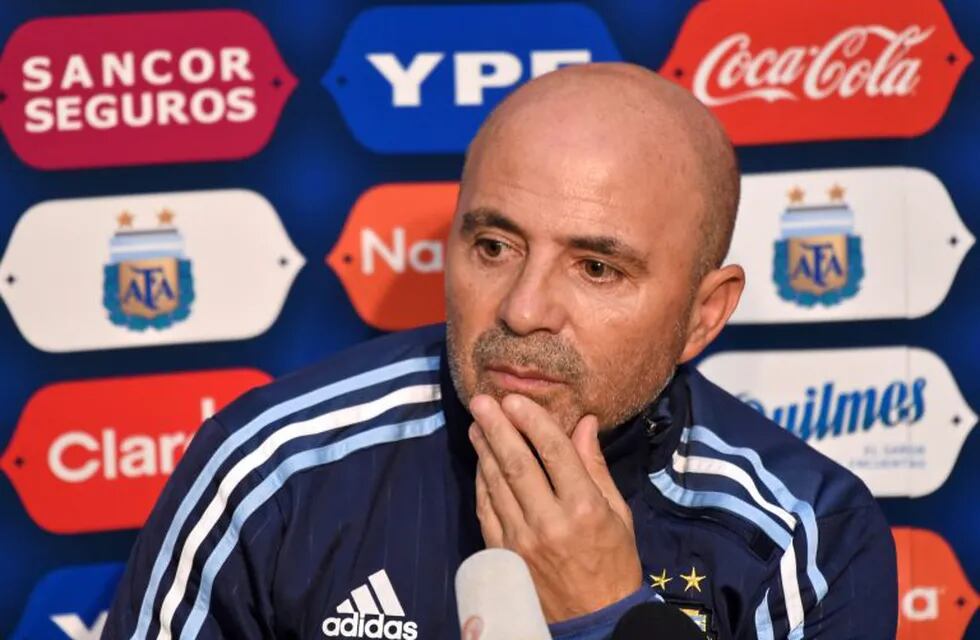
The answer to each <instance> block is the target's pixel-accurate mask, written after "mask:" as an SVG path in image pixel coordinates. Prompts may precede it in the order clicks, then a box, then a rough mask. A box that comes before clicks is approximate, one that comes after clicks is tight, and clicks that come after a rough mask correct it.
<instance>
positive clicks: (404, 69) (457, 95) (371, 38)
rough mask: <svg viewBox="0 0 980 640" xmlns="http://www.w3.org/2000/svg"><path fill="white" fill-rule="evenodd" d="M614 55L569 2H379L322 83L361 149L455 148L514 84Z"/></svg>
mask: <svg viewBox="0 0 980 640" xmlns="http://www.w3.org/2000/svg"><path fill="white" fill-rule="evenodd" d="M529 25H535V26H534V28H533V29H532V28H528V26H529ZM620 59H621V58H620V55H619V51H618V50H617V49H616V45H615V44H614V43H613V41H612V38H611V37H610V36H609V32H608V31H607V30H606V26H605V24H604V23H603V22H602V19H601V18H600V17H599V16H598V15H596V13H595V12H593V11H592V10H591V9H589V8H588V7H585V6H582V5H579V4H514V5H482V6H479V5H477V6H462V5H449V6H441V7H440V6H407V7H379V8H376V9H369V10H367V11H364V12H363V13H361V14H360V15H358V16H357V18H356V19H355V20H354V21H353V23H352V24H351V26H350V28H349V29H348V30H347V33H346V35H345V37H344V40H343V43H342V44H341V46H340V50H339V52H338V54H337V57H336V59H335V60H334V63H333V66H332V67H331V68H330V70H329V71H327V73H326V74H325V75H324V76H323V78H322V82H323V85H324V86H325V87H326V88H327V90H328V91H329V92H330V93H331V94H333V96H334V98H335V99H336V100H337V103H338V105H339V106H340V110H341V112H342V114H343V116H344V119H345V120H346V121H347V124H348V125H349V126H350V129H351V131H352V132H353V134H354V136H355V137H356V138H357V139H358V141H359V142H360V143H361V144H363V145H364V146H366V147H368V148H369V149H371V150H373V151H377V152H380V153H459V152H462V151H463V150H465V148H466V145H467V144H468V143H469V141H470V139H471V138H472V137H473V135H474V134H475V133H476V131H477V129H478V128H479V126H480V123H481V122H483V119H484V118H485V117H486V116H487V114H488V113H489V112H490V111H491V110H492V109H493V107H494V106H495V105H496V104H497V103H498V102H500V100H501V99H502V98H503V97H504V96H506V95H507V94H508V93H509V92H510V91H511V90H512V89H514V88H515V87H516V86H518V85H519V84H521V83H523V82H526V81H527V80H530V79H531V78H533V77H536V76H538V75H542V74H543V73H546V72H548V71H551V70H554V69H555V68H558V67H560V66H566V65H568V64H576V63H582V62H589V61H592V62H602V61H615V60H620Z"/></svg>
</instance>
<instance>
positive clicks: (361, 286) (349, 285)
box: [327, 182, 459, 331]
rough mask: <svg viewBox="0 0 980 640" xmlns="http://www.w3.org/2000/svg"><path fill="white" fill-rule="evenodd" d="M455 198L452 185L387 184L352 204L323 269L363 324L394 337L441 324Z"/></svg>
mask: <svg viewBox="0 0 980 640" xmlns="http://www.w3.org/2000/svg"><path fill="white" fill-rule="evenodd" d="M458 193H459V186H458V184H457V183H455V182H428V183H424V182H423V183H402V184H384V185H379V186H377V187H374V188H372V189H370V190H368V191H366V192H364V193H363V194H362V195H361V197H360V198H358V199H357V202H356V203H355V204H354V207H353V209H351V212H350V215H349V216H348V218H347V223H346V224H345V225H344V230H343V232H341V234H340V239H339V240H338V241H337V244H336V246H334V248H333V250H332V251H331V252H330V254H329V255H328V256H327V264H329V265H330V267H331V268H332V269H333V270H334V271H335V272H336V273H337V276H338V277H339V278H340V280H341V282H343V283H344V288H345V289H346V290H347V295H348V296H349V297H350V300H351V303H352V304H353V305H354V309H355V310H356V311H357V313H358V315H359V316H360V317H361V318H362V319H363V320H364V321H365V322H366V323H368V324H370V325H371V326H373V327H377V328H378V329H383V330H386V331H396V330H399V329H407V328H410V327H417V326H421V325H424V324H431V323H434V322H440V321H442V320H443V318H445V314H446V307H445V302H444V300H443V287H442V283H443V269H444V266H445V251H446V238H447V236H448V235H449V226H450V224H451V223H452V216H453V209H454V207H455V205H456V196H457V194H458Z"/></svg>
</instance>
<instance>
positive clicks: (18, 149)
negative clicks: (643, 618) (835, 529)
mask: <svg viewBox="0 0 980 640" xmlns="http://www.w3.org/2000/svg"><path fill="white" fill-rule="evenodd" d="M0 38H3V40H4V42H5V45H4V49H3V53H2V55H0V125H2V129H3V137H4V139H5V142H4V143H0V189H2V194H3V200H2V213H0V247H4V251H3V255H2V260H0V297H2V299H3V302H4V305H3V307H4V311H2V312H0V345H2V358H0V380H2V385H0V394H2V396H0V397H2V402H0V445H2V447H3V454H2V457H0V467H2V470H3V475H4V479H3V480H0V565H2V567H3V571H2V577H3V579H2V582H0V592H2V597H0V635H2V636H3V637H18V638H64V637H71V638H96V637H98V635H99V633H100V630H101V626H102V624H103V623H104V618H105V610H106V607H107V605H108V602H109V599H110V597H111V594H112V591H113V589H114V586H115V583H116V581H117V580H118V578H119V575H120V572H121V570H122V564H121V563H123V562H124V561H125V559H126V557H127V554H128V552H129V549H130V547H131V545H132V543H133V540H134V537H135V535H136V531H137V529H138V528H139V526H140V525H141V523H142V522H143V521H144V519H145V517H146V515H147V513H148V511H149V509H150V508H151V506H152V504H153V501H154V498H155V496H156V495H157V494H158V492H159V491H160V489H161V487H162V485H163V483H164V482H165V481H166V478H167V477H168V476H169V474H170V473H171V471H172V470H173V468H174V465H175V464H176V463H177V461H178V460H179V458H180V455H181V453H182V452H183V450H184V447H185V446H186V444H187V442H188V440H189V439H190V438H191V437H192V435H193V433H194V431H195V429H196V428H197V426H198V425H199V423H200V422H201V420H202V419H203V418H205V417H207V416H208V415H210V414H212V413H213V412H215V411H216V410H219V409H220V408H221V407H222V406H224V405H225V404H227V403H228V402H230V401H231V400H232V399H234V398H235V397H236V396H237V395H239V394H240V393H242V392H243V391H245V390H247V389H249V388H251V387H254V386H256V385H260V384H263V383H264V382H266V381H267V380H269V379H270V377H274V376H277V375H280V374H283V373H286V372H288V371H290V370H293V369H296V368H298V367H302V366H304V365H307V364H310V363H312V362H314V361H316V360H318V359H320V358H323V357H325V356H328V355H329V354H332V353H334V352H336V351H338V350H339V349H341V348H343V347H346V346H348V345H352V344H354V343H357V342H359V341H362V340H365V339H368V338H371V337H373V336H376V335H379V334H380V333H382V332H385V331H393V330H398V329H402V328H406V327H411V326H415V325H419V324H424V323H429V322H436V321H438V320H440V318H441V317H442V313H443V307H442V302H441V278H442V269H443V261H444V256H443V238H444V236H445V233H446V230H447V227H448V224H449V218H450V214H451V211H452V206H453V200H454V197H455V193H456V183H455V181H456V180H457V179H458V176H459V171H460V166H461V161H462V152H463V150H464V147H465V145H466V143H467V141H468V140H469V139H470V137H471V136H472V134H473V133H474V131H475V129H476V127H477V126H478V123H479V122H480V121H481V120H482V119H483V118H484V117H485V116H486V114H487V113H488V111H489V110H490V109H491V108H492V106H493V105H494V104H496V103H497V102H499V100H500V99H501V98H502V97H503V96H504V95H506V94H507V92H508V91H510V90H511V89H513V88H514V87H515V86H517V85H518V84H520V83H521V82H524V81H526V80H528V79H529V78H530V77H533V76H536V75H540V74H542V73H546V72H548V71H550V70H552V69H555V68H557V67H560V66H564V65H568V64H577V63H581V62H585V61H589V60H595V61H600V60H628V61H632V62H636V63H640V64H643V65H646V66H648V67H650V68H652V69H655V70H659V71H660V72H661V73H662V74H664V75H665V76H666V77H667V78H669V79H671V80H673V81H675V82H677V83H679V84H681V85H683V86H684V87H687V88H688V89H690V90H692V91H693V92H694V93H695V95H697V97H698V98H699V99H700V100H702V101H703V102H704V103H705V104H707V105H708V106H709V107H710V108H711V109H713V110H714V112H715V113H716V114H717V115H718V117H719V118H720V119H721V121H722V122H723V123H724V125H725V127H726V128H727V130H728V131H729V133H730V135H731V136H732V138H733V140H734V141H735V143H736V144H737V145H738V155H739V159H740V161H741V164H742V168H743V170H744V172H745V178H744V187H743V201H742V207H741V212H740V218H739V221H738V226H737V229H736V233H735V240H734V243H733V247H732V255H731V259H732V260H734V261H738V262H740V263H741V264H743V265H744V266H745V268H746V271H747V276H748V283H749V284H748V287H747V289H746V293H745V297H744V299H743V301H742V306H741V308H740V309H739V311H738V312H737V313H736V315H735V317H734V318H733V320H732V326H731V327H730V328H728V329H727V330H726V331H725V332H724V334H723V335H722V337H721V338H720V339H719V340H718V341H717V343H716V344H714V345H713V346H712V347H711V349H710V350H709V352H708V354H706V357H705V358H704V359H703V360H702V363H701V368H702V370H703V371H704V372H705V373H706V374H707V375H708V376H709V377H710V378H712V379H714V380H715V381H716V382H718V383H719V384H721V385H722V386H724V387H726V388H727V389H728V390H729V391H731V392H732V393H734V394H736V395H738V396H739V397H741V398H742V399H743V400H745V401H746V402H748V403H749V404H750V405H751V406H753V407H755V408H756V409H757V410H759V411H762V412H764V413H765V414H766V415H768V416H770V417H772V418H773V419H774V420H775V421H776V422H778V423H780V424H781V425H782V426H783V427H784V428H786V429H789V430H791V431H792V432H793V433H795V434H797V435H798V436H799V437H800V438H803V439H804V440H806V441H807V442H808V443H810V444H811V445H812V446H814V447H815V448H817V449H819V450H821V451H823V452H824V453H826V454H827V455H829V456H831V457H833V458H834V459H836V460H837V461H839V462H840V463H841V464H843V465H845V466H847V467H849V468H850V469H852V470H853V471H854V472H855V473H857V474H858V475H859V476H860V477H861V478H863V479H864V481H865V482H866V483H867V484H868V486H869V487H870V488H871V489H872V491H873V492H874V493H875V494H876V495H877V496H878V497H879V499H880V500H881V504H882V506H883V508H884V510H885V512H886V514H887V515H888V518H889V520H890V522H891V523H892V525H893V526H894V534H895V537H896V541H897V543H898V550H899V564H900V578H899V579H900V585H899V587H900V593H901V603H900V605H901V606H900V610H901V631H900V635H901V637H903V638H930V639H931V640H939V639H945V638H959V637H965V636H969V637H974V638H976V637H980V622H977V621H976V620H973V622H972V624H971V619H972V618H973V617H974V612H975V610H976V608H977V602H978V599H977V595H976V593H975V591H974V587H973V586H971V585H978V584H980V536H978V535H977V531H978V530H980V508H978V501H977V491H978V484H980V483H978V477H980V476H978V471H977V470H978V467H980V443H978V440H977V437H976V435H973V436H972V437H971V436H970V432H971V430H973V428H974V426H975V424H976V422H977V416H976V413H975V410H976V407H977V405H978V402H980V338H978V330H977V324H976V318H977V316H978V314H980V296H978V295H977V294H976V290H977V282H978V280H980V260H978V257H977V255H976V252H975V251H972V250H971V249H972V247H973V244H974V237H973V233H975V230H976V229H977V228H980V171H978V162H977V156H978V150H980V124H978V119H977V113H978V112H980V82H978V78H980V75H978V70H977V68H976V65H975V64H972V61H973V55H974V53H975V52H977V51H980V5H978V4H977V3H975V2H973V0H948V1H947V2H945V4H943V3H941V2H940V0H903V1H902V2H895V1H894V0H859V1H855V2H833V1H830V0H820V1H816V2H814V1H813V0H805V1H804V0H707V1H706V2H703V3H691V2H675V1H671V2H667V1H662V2H653V1H651V2H625V1H622V2H613V1H600V0H594V1H591V2H582V3H533V2H532V3H526V2H525V3H520V4H492V5H489V4H477V3H472V4H458V3H457V4H443V3H438V2H433V1H430V2H429V3H427V4H425V5H414V4H410V3H403V2H389V3H387V4H385V5H377V6H376V5H375V4H374V3H372V2H354V1H332V2H327V1H325V0H324V1H319V2H302V1H299V0H280V1H279V2H244V1H242V2H235V3H231V2H213V3H196V4H195V3H189V2H180V1H176V0H172V1H169V2H157V3H151V2H145V1H139V0H129V1H127V2H111V1H108V0H92V1H90V2H86V3H75V2H56V1H54V0H34V1H33V2H30V3H27V2H23V3H14V2H8V3H6V4H5V5H4V6H3V7H0ZM971 52H973V53H971ZM971 230H972V231H971ZM827 544H833V541H828V542H827ZM707 579H708V580H710V579H711V576H710V575H708V578H707ZM665 584H668V583H665V582H663V581H661V582H660V586H659V588H661V589H663V588H665V587H664V585H665ZM651 588H654V587H653V585H651ZM857 597H860V594H858V595H857ZM869 615H873V613H871V612H869Z"/></svg>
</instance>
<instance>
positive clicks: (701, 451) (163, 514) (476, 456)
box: [104, 64, 897, 640]
mask: <svg viewBox="0 0 980 640" xmlns="http://www.w3.org/2000/svg"><path fill="white" fill-rule="evenodd" d="M738 185H739V176H738V170H737V167H736V161H735V156H734V153H733V151H732V148H731V146H730V144H729V143H728V141H727V139H726V137H725V136H724V134H723V133H722V131H721V129H720V127H719V125H718V123H717V122H716V121H715V120H714V119H713V118H712V116H711V115H710V114H709V112H708V111H707V110H705V109H704V108H703V107H702V106H701V105H700V104H698V103H697V102H696V101H695V100H694V99H693V97H691V96H690V95H688V94H687V93H685V92H684V91H683V90H681V89H680V88H678V87H676V86H674V85H672V84H670V83H669V82H666V81H664V80H662V79H660V78H659V77H658V76H656V75H655V74H653V73H651V72H649V71H646V70H643V69H641V68H639V67H635V66H631V65H623V64H616V65H587V66H581V67H572V68H566V69H562V70H559V71H557V72H554V73H551V74H548V75H545V76H543V77H541V78H539V79H537V80H535V81H532V82H530V83H529V84H527V85H525V86H523V87H522V88H520V89H518V90H517V91H516V92H514V93H513V94H512V95H511V96H510V97H509V98H508V99H507V100H505V101H504V102H503V103H502V104H501V105H500V106H499V107H498V108H497V110H496V111H495V112H494V113H493V115H492V116H491V117H490V118H489V119H488V121H487V122H486V123H485V124H484V126H483V128H482V129H481V131H480V132H479V134H478V135H477V136H476V138H475V140H474V141H473V143H472V145H471V147H470V149H469V152H468V156H467V162H466V166H465V169H464V172H463V178H462V184H461V191H460V196H459V202H458V206H457V210H456V215H455V219H454V223H453V227H452V230H451V233H450V238H449V240H448V245H447V269H446V301H447V315H448V324H447V325H446V327H429V328H424V329H421V330H417V331H413V332H407V333H402V334H395V335H391V336H387V337H385V338H381V339H379V340H376V341H372V342H369V343H366V344H364V345H361V346H358V347H355V348H353V349H351V350H349V351H347V352H345V353H343V354H340V355H338V356H336V357H334V358H331V359H329V360H327V361H326V362H324V363H322V364H320V365H317V366H315V367H313V368H311V369H309V370H306V371H303V372H300V373H298V374H294V375H292V376H288V377H286V378H283V379H281V380H279V381H278V382H276V383H273V384H272V385H270V386H268V387H265V388H263V389H260V390H257V391H253V392H251V393H249V394H246V395H245V396H244V397H243V398H241V399H240V400H238V401H237V402H235V403H234V404H233V405H232V406H230V407H229V408H228V409H226V410H225V411H223V412H221V413H220V414H219V415H218V416H216V417H215V418H214V419H212V420H209V421H208V422H207V423H206V424H205V425H204V426H203V427H202V429H201V431H200V432H199V434H198V435H197V436H196V438H195V440H194V443H193V445H192V446H191V447H190V450H189V451H188V452H187V454H186V455H185V457H184V460H183V461H182V462H181V464H180V466H179V468H178V469H177V471H176V473H175V474H174V476H173V478H172V479H171V481H170V483H169V485H168V486H167V488H166V489H165V491H164V492H163V494H162V496H161V498H160V501H159V503H158V505H157V507H156V509H155V511H154V513H153V515H152V516H151V517H150V519H149V522H148V523H147V526H146V528H145V529H144V531H143V532H142V534H141V536H140V539H139V541H138V542H137V545H136V548H135V549H134V551H133V556H132V558H131V560H130V563H129V567H128V569H127V572H126V575H125V576H124V578H123V581H122V585H121V587H120V590H119V593H118V595H117V597H116V602H115V604H114V606H113V609H112V613H111V615H110V617H109V621H108V623H107V626H106V630H105V636H104V637H106V638H136V639H140V640H142V639H143V638H162V639H166V638H170V637H178V636H179V637H180V638H185V639H191V638H198V637H201V638H218V637H226V638H269V637H274V638H318V637H319V638H323V637H338V638H365V637H385V638H404V639H405V640H413V639H414V638H421V639H425V640H428V639H435V638H455V637H458V622H457V620H456V616H455V602H454V594H453V575H454V573H455V570H456V568H457V567H458V566H459V564H460V563H461V562H462V561H463V560H464V559H465V558H466V557H467V556H469V555H471V554H472V553H474V552H475V551H477V550H479V549H480V548H483V547H484V546H502V547H507V548H510V549H512V550H515V551H516V552H518V553H519V554H520V555H521V556H522V557H523V558H524V560H525V561H526V562H527V563H528V565H529V567H530V569H531V573H532V577H533V578H534V581H535V587H536V589H537V591H538V596H539V598H540V600H541V605H542V608H543V609H544V612H545V615H546V617H547V619H548V621H549V622H550V623H552V631H553V634H554V636H555V637H556V638H569V639H570V638H577V639H585V638H603V637H608V635H609V633H610V632H611V630H612V628H613V626H614V625H615V622H616V621H617V619H618V618H619V617H620V616H621V615H622V614H623V613H624V612H625V611H626V610H627V609H628V608H630V607H631V606H632V605H635V604H637V603H640V602H643V601H646V600H651V599H663V600H665V601H667V602H668V603H671V604H674V605H676V606H679V607H681V608H682V609H683V610H684V611H685V613H687V614H688V615H690V616H691V617H692V619H694V620H695V621H696V622H697V623H698V624H699V625H700V626H701V627H702V628H703V629H704V630H705V633H706V637H710V638H724V639H728V638H784V637H789V638H810V637H813V638H817V637H819V638H833V639H835V640H837V639H841V638H891V637H894V629H895V621H896V603H897V596H896V575H895V567H894V563H895V555H894V548H893V544H892V540H891V536H890V533H889V529H888V526H887V524H886V522H885V520H884V519H883V517H882V515H881V513H880V511H879V509H878V508H877V506H876V504H875V502H874V500H873V499H872V498H871V496H870V495H869V493H868V491H867V490H866V489H865V488H864V486H863V485H862V484H861V483H860V482H859V481H858V480H856V479H855V478H854V477H853V476H851V475H850V474H849V473H848V472H846V471H845V470H843V469H842V468H840V467H838V466H837V465H835V464H834V463H832V462H831V461H829V460H827V459H826V458H824V457H822V456H820V455H819V454H817V453H816V452H814V451H812V450H811V449H810V448H808V447H807V446H806V445H805V444H803V443H801V442H800V441H799V440H797V439H796V438H795V437H793V436H792V435H789V434H787V433H786V432H784V431H783V430H781V429H780V428H779V427H777V426H776V425H774V424H773V423H771V422H769V421H768V420H766V419H765V418H764V417H763V416H761V415H760V414H758V413H756V412H754V411H753V410H751V409H750V408H748V407H746V406H745V405H743V404H742V403H741V402H739V401H738V400H736V399H734V398H732V397H731V396H729V395H728V394H726V393H724V392H723V391H721V390H720V389H718V388H717V387H714V386H713V385H711V384H710V383H709V382H707V381H706V380H705V379H704V378H702V377H701V376H700V375H699V374H698V373H697V372H696V371H695V370H694V369H693V368H691V367H690V366H689V365H687V364H685V363H687V362H688V361H690V360H691V359H693V358H694V357H696V356H697V355H698V354H699V353H700V352H701V351H702V350H703V349H704V348H705V346H706V345H708V344H709V343H710V342H711V341H712V340H713V339H714V338H715V337H716V336H717V335H718V333H719V332H720V331H721V329H722V328H723V326H724V325H725V323H726V321H727V320H728V318H729V316H730V315H731V313H732V311H733V310H734V309H735V306H736V304H737V302H738V299H739V295H740V293H741V291H742V287H743V282H744V275H743V272H742V270H741V269H740V268H739V267H737V266H725V267H722V266H721V261H722V259H723V257H724V255H725V254H726V252H727V248H728V244H729V241H730V238H731V233H732V228H733V225H734V216H735V210H736V208H737V202H738V189H739V186H738ZM372 634H375V635H372ZM376 634H381V635H380V636H379V635H376ZM650 637H651V638H657V637H658V636H657V635H656V630H651V634H650Z"/></svg>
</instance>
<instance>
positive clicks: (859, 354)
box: [698, 346, 977, 497]
mask: <svg viewBox="0 0 980 640" xmlns="http://www.w3.org/2000/svg"><path fill="white" fill-rule="evenodd" d="M698 369H699V370H700V371H701V372H702V373H704V375H705V376H707V377H708V378H709V379H710V380H712V381H713V382H715V383H716V384H718V385H719V386H721V387H722V388H723V389H725V390H726V391H728V392H729V393H731V394H733V395H735V396H736V397H738V398H739V399H741V400H742V401H744V402H745V403H747V404H748V405H749V406H751V407H752V408H754V409H756V410H757V411H759V412H761V413H763V414H764V415H766V416H767V417H769V418H770V419H772V420H773V421H774V422H776V423H777V424H779V425H780V426H782V427H783V428H784V429H787V430H788V431H790V432H791V433H793V434H795V435H797V436H799V437H800V438H802V439H803V440H805V441H806V442H807V443H808V444H810V445H811V446H812V447H813V448H815V449H817V450H818V451H820V452H821V453H823V454H824V455H826V456H828V457H830V458H832V459H833V460H835V461H837V462H838V463H840V464H842V465H843V466H845V467H847V468H848V469H850V470H851V471H852V472H854V473H855V474H856V475H857V476H858V477H860V478H861V479H862V480H863V481H864V482H865V484H867V485H868V487H869V488H870V489H871V491H872V493H874V494H875V495H876V496H881V497H898V496H911V497H918V496H924V495H927V494H929V493H932V492H933V491H935V490H936V489H938V488H939V487H940V486H942V484H943V483H944V482H945V481H946V478H948V477H949V474H950V472H951V471H952V469H953V466H954V465H955V463H956V459H957V458H958V457H959V453H960V450H961V449H962V447H963V443H964V442H965V441H966V438H967V435H968V434H969V433H970V431H971V430H972V429H973V427H974V426H975V425H976V422H977V416H976V414H975V413H974V412H973V410H972V409H971V408H970V407H969V405H968V404H967V403H966V401H965V400H964V399H963V396H962V394H961V393H960V390H959V388H958V387H957V385H956V381H955V380H954V379H953V376H952V374H951V373H950V371H949V368H948V367H947V366H946V364H945V363H944V362H943V361H942V360H941V359H940V358H939V356H937V355H936V354H934V353H932V352H931V351H926V350H925V349H919V348H915V347H905V346H902V347H869V348H856V349H828V350H803V351H743V352H723V353H719V354H716V355H712V356H710V357H708V358H706V359H705V360H704V361H703V362H702V363H701V364H700V365H699V366H698Z"/></svg>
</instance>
